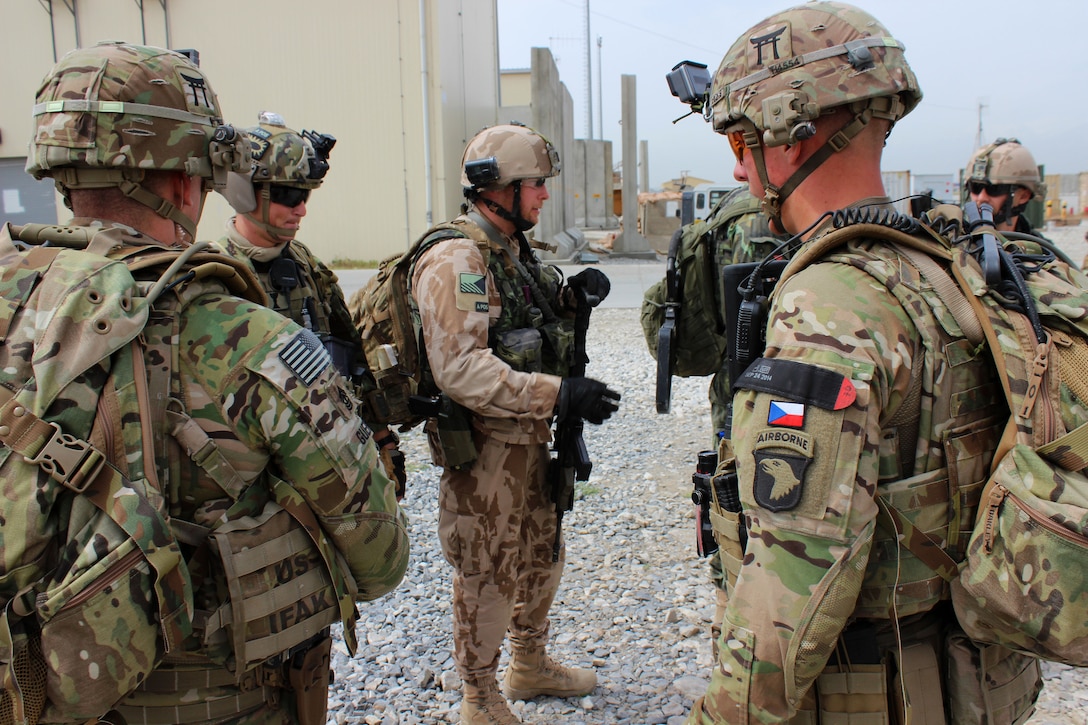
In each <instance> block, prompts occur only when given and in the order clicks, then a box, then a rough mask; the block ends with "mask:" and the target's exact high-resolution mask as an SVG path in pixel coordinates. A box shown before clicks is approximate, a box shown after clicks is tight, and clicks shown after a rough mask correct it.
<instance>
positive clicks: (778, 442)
mask: <svg viewBox="0 0 1088 725" xmlns="http://www.w3.org/2000/svg"><path fill="white" fill-rule="evenodd" d="M752 457H753V458H755V463H756V476H755V482H754V485H753V487H752V496H753V497H754V498H755V500H756V503H757V504H759V506H760V507H762V508H764V509H767V510H768V511H786V510H789V509H792V508H795V507H796V506H797V504H799V503H801V494H802V493H803V491H804V483H805V472H806V471H807V470H808V466H809V464H810V463H812V439H811V438H810V437H809V436H807V435H805V434H804V433H801V432H799V431H789V432H787V431H782V430H764V431H760V432H759V434H758V435H757V436H756V447H755V450H753V451H752Z"/></svg>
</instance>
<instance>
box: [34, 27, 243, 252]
mask: <svg viewBox="0 0 1088 725" xmlns="http://www.w3.org/2000/svg"><path fill="white" fill-rule="evenodd" d="M33 115H34V138H33V140H32V141H31V142H30V153H29V157H28V159H27V164H26V171H27V173H29V174H32V175H33V176H34V177H35V178H37V179H41V178H43V177H47V176H48V177H52V179H53V181H54V183H55V184H56V186H57V189H58V190H59V191H60V192H61V193H62V194H63V195H64V197H65V201H66V202H67V203H68V204H69V206H71V204H70V199H69V190H71V189H101V188H109V187H118V188H120V189H121V190H122V191H123V192H124V193H125V194H126V195H127V196H128V197H130V198H132V199H134V200H135V201H137V202H139V203H141V204H143V205H145V206H148V207H150V208H151V209H154V210H155V212H156V213H157V214H159V215H160V216H162V217H164V218H167V219H170V220H171V221H173V222H175V223H177V224H178V225H180V226H181V227H182V228H183V229H184V230H185V231H186V232H188V234H189V235H190V236H192V235H193V233H194V232H195V230H196V220H195V219H190V218H188V217H187V216H185V215H184V214H182V213H181V211H180V210H179V209H177V208H176V207H175V206H173V205H172V204H170V203H168V202H167V201H166V200H164V199H162V198H160V197H159V196H158V195H156V194H154V193H152V192H151V191H149V190H148V189H147V188H146V187H145V186H144V185H143V183H142V182H143V181H144V176H145V172H147V171H149V170H162V171H180V172H183V173H185V174H188V175H190V176H199V177H203V178H205V179H208V180H210V182H211V184H212V185H213V186H214V187H215V188H216V189H222V188H223V187H225V186H226V183H227V173H228V172H229V171H232V170H243V169H246V168H248V167H249V152H248V145H247V144H245V143H244V142H243V140H242V137H241V134H238V133H236V132H235V130H234V128H233V127H231V126H227V125H224V124H223V120H222V113H221V112H220V107H219V100H218V98H217V97H216V95H215V91H213V90H212V87H211V84H210V83H209V82H208V79H207V77H206V76H205V75H204V73H203V72H202V71H201V70H200V69H199V68H198V67H197V66H196V65H195V64H194V63H193V62H192V61H190V60H189V58H188V57H187V56H185V55H183V54H181V53H178V52H176V51H172V50H166V49H164V48H153V47H148V46H142V45H131V44H128V43H124V42H120V41H105V42H102V43H98V44H97V45H95V46H93V47H91V48H80V49H76V50H73V51H71V52H69V53H67V54H66V55H65V56H64V57H63V58H61V60H60V61H59V62H58V63H57V64H56V65H55V66H53V69H52V70H51V71H50V72H49V74H48V75H46V77H45V79H44V80H43V81H42V85H41V87H40V88H39V89H38V94H37V100H36V102H35V106H34V113H33Z"/></svg>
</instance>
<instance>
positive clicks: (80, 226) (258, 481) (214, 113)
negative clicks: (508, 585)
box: [0, 43, 408, 725]
mask: <svg viewBox="0 0 1088 725" xmlns="http://www.w3.org/2000/svg"><path fill="white" fill-rule="evenodd" d="M35 121H36V125H37V130H36V134H35V137H34V140H33V142H32V143H31V155H30V159H29V161H28V163H27V171H28V172H30V173H32V174H34V175H35V176H36V177H38V178H42V177H52V178H53V179H54V181H55V182H56V184H57V186H58V188H59V189H60V190H61V192H62V193H63V194H64V196H65V199H66V200H67V202H68V203H69V205H70V207H71V208H72V210H73V212H74V213H75V217H76V218H75V219H73V220H72V222H71V224H70V225H69V226H67V227H63V228H61V229H62V231H64V230H67V231H68V232H69V233H70V236H69V238H68V239H69V241H68V242H66V243H67V244H72V243H74V241H73V240H78V239H81V238H86V237H93V239H92V240H91V247H90V248H91V249H92V251H99V252H103V253H108V255H109V256H111V257H113V258H116V259H131V258H133V257H134V256H139V255H141V254H158V255H160V256H161V255H162V253H163V252H165V251H168V250H179V249H182V248H185V247H187V246H189V244H190V242H191V239H192V234H193V231H194V229H195V228H196V223H197V220H198V218H199V216H200V211H201V209H202V207H203V201H204V196H205V194H206V192H207V189H206V187H205V183H206V182H208V181H209V180H214V182H215V184H216V186H217V187H221V186H222V185H224V184H225V182H226V171H227V170H228V168H233V167H232V166H229V165H227V166H225V165H224V158H227V159H228V161H229V157H230V156H231V154H230V152H229V148H230V147H229V145H228V149H227V150H226V151H225V150H224V148H223V144H220V145H219V147H218V150H213V149H212V146H213V143H212V142H213V134H215V138H214V141H215V142H219V141H220V140H222V141H224V142H230V143H233V138H234V132H233V129H232V128H230V127H225V126H221V125H220V124H221V120H220V110H219V104H218V100H217V98H216V96H215V93H214V92H213V91H212V89H211V87H210V85H209V84H208V82H207V79H206V77H205V76H204V74H203V72H202V71H200V70H199V69H198V68H197V67H196V66H195V65H193V64H192V63H190V62H189V61H188V60H187V59H186V58H185V57H184V56H182V55H181V54H178V53H175V52H173V51H169V50H163V49H159V48H149V47H144V46H136V45H129V44H124V43H103V44H100V45H98V46H95V47H93V48H89V49H83V50H75V51H72V52H71V53H69V54H68V55H66V56H65V57H64V58H63V59H62V60H61V61H60V62H59V63H58V64H57V65H56V66H55V67H54V68H53V70H52V71H51V72H50V73H49V75H48V76H47V77H46V78H45V81H44V82H43V85H42V86H41V89H40V90H39V92H38V97H37V105H36V106H35ZM220 134H222V137H221V138H220ZM234 151H235V152H237V154H238V156H236V157H235V158H239V159H243V158H247V156H248V155H247V154H246V153H245V148H244V146H242V145H240V144H239V145H237V146H236V147H234ZM246 163H248V161H247V162H246ZM235 165H237V164H235ZM240 168H241V167H240V166H239V169H238V170H240ZM19 233H21V230H20V229H18V228H15V227H11V226H8V227H7V228H6V229H5V232H4V235H3V238H0V244H8V245H10V244H11V241H10V238H9V235H18V234H19ZM217 256H218V255H217ZM224 259H225V260H226V261H228V262H229V261H230V260H229V258H224ZM135 274H136V275H137V279H138V280H141V282H140V284H141V286H145V285H149V284H150V282H153V281H154V280H155V279H157V275H156V276H155V277H152V278H151V279H150V280H147V281H143V280H142V278H141V277H140V276H139V272H135ZM188 284H198V285H199V284H201V283H200V282H199V281H194V280H192V279H188V278H183V279H181V280H180V281H179V282H178V285H180V288H184V287H185V286H186V285H188ZM196 289H197V290H200V289H203V288H201V287H199V286H198V287H197V288H196ZM207 290H208V292H207V293H201V292H198V293H197V296H195V297H194V298H193V299H192V301H191V302H189V303H188V304H187V305H184V306H181V307H179V308H178V311H177V312H176V314H177V318H176V320H175V322H174V324H176V327H175V328H174V330H175V332H174V334H173V336H172V337H170V339H173V340H176V342H175V344H176V346H177V350H176V353H175V354H176V355H177V361H176V362H175V365H174V368H173V369H174V372H173V373H172V376H171V379H169V380H160V379H159V378H158V377H156V376H155V374H154V373H155V370H157V369H159V368H157V367H155V366H153V365H152V363H151V362H149V363H148V365H147V367H148V371H149V381H148V383H147V384H148V385H149V386H151V387H152V392H153V394H154V395H157V396H160V397H161V398H162V399H164V400H169V401H170V402H169V406H168V407H169V411H170V412H169V413H167V417H168V419H170V420H176V421H177V422H178V424H179V426H178V427H177V428H171V429H170V430H168V431H158V432H157V433H156V440H157V441H159V442H160V443H163V444H164V445H165V447H166V449H167V454H166V455H164V456H160V457H159V458H157V459H156V464H157V466H156V467H157V469H158V470H157V476H158V478H159V480H160V481H161V482H162V485H163V489H164V491H163V496H164V498H165V500H166V502H167V506H168V513H169V515H170V517H171V520H172V528H174V529H175V534H176V536H177V537H178V539H179V541H182V543H183V546H182V549H183V553H184V554H185V556H186V558H187V559H188V560H190V570H191V572H192V574H193V577H194V584H195V590H194V593H193V601H194V603H195V606H196V615H195V616H193V622H194V633H193V634H192V635H191V636H189V637H188V638H186V639H184V640H183V641H179V642H175V643H173V645H174V646H173V648H172V649H171V651H169V652H168V653H166V654H165V656H164V657H163V659H162V661H161V663H160V664H159V665H158V667H157V668H156V670H155V671H153V672H152V673H151V675H150V676H149V677H148V678H147V679H146V680H145V681H144V682H142V683H141V684H140V685H139V687H137V689H136V690H135V691H134V692H132V693H130V694H128V696H127V697H125V699H124V700H123V701H122V702H121V703H120V704H119V706H118V708H117V709H118V711H119V712H120V714H121V716H122V717H123V718H124V719H125V720H126V721H127V722H130V723H137V722H140V723H160V724H166V723H178V724H180V723H185V724H186V725H194V724H197V723H227V722H229V723H246V724H248V723H304V724H306V723H324V722H325V718H324V713H325V702H326V700H327V697H328V687H327V685H328V670H329V668H328V662H329V660H328V652H329V644H330V643H329V640H328V637H324V638H320V637H319V638H318V640H317V641H313V639H314V638H313V632H315V631H320V630H322V629H324V628H325V627H327V626H328V620H327V619H326V620H325V623H324V624H323V626H317V627H315V628H313V629H310V630H307V631H306V632H297V633H296V632H293V631H289V630H292V629H294V628H292V627H289V626H286V625H287V624H290V623H291V622H300V623H302V622H305V623H310V624H313V623H314V622H315V620H313V619H309V620H307V619H306V618H305V617H306V612H305V611H304V610H305V609H306V607H307V605H311V604H315V603H321V602H316V600H313V599H307V601H305V602H304V601H302V600H301V599H300V600H297V601H290V602H286V603H285V602H282V601H281V602H278V603H274V604H272V606H271V608H270V609H268V610H267V611H266V615H271V616H269V617H268V620H269V621H267V622H266V621H264V620H265V618H264V617H261V616H260V615H254V614H253V613H252V612H250V613H249V614H250V615H251V617H252V618H246V619H245V620H244V621H237V620H235V619H232V614H231V611H232V610H231V608H230V607H223V606H221V605H223V604H224V603H225V602H226V601H227V599H228V590H229V591H230V592H231V593H233V594H236V595H237V596H238V598H239V599H241V593H240V592H236V591H235V587H236V586H238V581H228V580H227V577H226V575H225V574H224V573H223V569H222V568H219V567H217V566H215V565H213V563H212V561H210V560H213V559H215V558H216V555H215V554H213V553H211V552H209V550H208V548H207V543H206V541H207V538H208V537H209V530H211V535H212V536H215V534H216V531H222V530H225V529H234V530H235V531H237V532H239V533H241V534H244V535H256V536H258V537H260V536H262V535H263V532H262V526H261V525H258V526H254V524H256V523H257V522H259V521H271V520H273V519H266V518H265V514H266V513H267V512H270V511H272V510H273V509H272V508H270V507H271V506H272V505H273V501H275V502H277V503H282V504H283V508H279V509H278V510H279V511H280V512H281V513H282V512H283V511H284V510H285V508H286V507H291V509H292V511H293V512H297V514H298V516H299V517H301V518H308V520H309V522H310V525H309V526H307V527H306V528H305V529H304V528H303V527H302V526H303V525H302V524H301V523H298V522H297V521H296V520H295V519H294V516H295V513H292V514H291V516H290V517H286V518H288V519H290V521H289V523H288V524H287V526H286V528H287V530H289V531H291V532H294V533H296V534H300V535H301V536H299V537H294V538H293V539H292V541H293V542H294V544H293V546H292V547H290V551H289V552H288V554H289V555H290V556H289V557H288V558H284V557H283V556H280V557H274V556H272V554H273V553H274V552H266V553H269V555H270V556H269V560H270V561H271V560H278V559H283V561H282V562H280V563H290V564H291V565H292V566H295V567H300V569H295V570H294V573H296V574H301V573H303V572H302V570H307V573H309V574H318V573H319V571H318V569H320V566H321V565H320V564H317V567H318V569H315V562H321V561H326V562H331V563H329V564H327V567H328V568H327V569H321V571H322V572H325V574H323V576H325V579H326V581H329V576H332V577H335V578H333V579H331V585H330V586H331V587H333V588H335V589H336V592H337V593H334V594H331V595H328V594H327V588H326V589H318V590H314V591H313V594H314V595H315V596H319V597H322V598H326V599H331V601H324V602H323V611H326V612H327V611H328V610H330V609H331V611H332V613H333V614H332V615H331V617H330V618H331V619H341V618H342V619H343V621H344V622H345V625H346V626H345V639H348V640H349V642H353V641H354V637H353V635H352V633H351V631H350V630H351V625H352V624H353V623H354V615H355V611H354V604H353V602H352V601H351V599H352V597H351V594H353V593H354V589H355V587H356V586H357V589H358V594H357V596H358V598H360V599H366V600H369V599H374V598H376V597H379V596H381V595H382V594H384V593H386V592H388V591H390V590H391V589H393V588H394V587H395V586H396V585H397V583H398V582H399V581H400V580H401V578H402V577H403V575H404V572H405V569H406V567H407V563H408V538H407V531H406V521H405V518H404V516H403V513H402V512H401V511H400V509H399V506H398V505H397V502H396V499H395V497H394V491H393V485H392V483H391V482H390V481H389V480H388V479H387V478H386V476H385V475H384V474H383V473H382V471H381V468H380V466H379V465H378V460H377V457H378V454H377V450H376V449H375V447H374V444H373V443H372V442H371V440H370V431H369V430H368V429H367V427H366V426H365V424H364V423H363V422H362V421H361V420H360V419H359V418H358V417H357V416H356V414H355V412H354V407H355V406H354V404H353V402H352V398H351V395H350V392H349V390H348V388H347V386H346V384H345V383H344V381H343V380H342V379H341V378H340V376H339V375H338V374H336V372H335V370H334V368H333V366H332V364H331V361H330V360H329V357H328V355H327V354H326V353H325V351H324V349H323V348H322V347H321V345H320V342H318V341H317V339H316V338H315V337H314V335H313V333H311V332H309V331H306V330H303V329H301V328H300V327H299V326H297V325H296V324H295V323H293V322H291V321H289V320H287V319H285V318H283V317H282V316H281V315H279V314H277V313H275V312H273V311H272V310H269V309H267V308H266V307H263V306H261V305H258V304H254V303H253V302H248V301H246V300H244V299H241V298H238V297H235V296H232V295H230V294H228V293H227V292H226V289H225V287H223V286H222V285H211V286H209V287H207ZM292 351H294V352H297V353H298V354H297V356H292V354H291V353H292ZM137 384H139V383H138V382H137ZM163 385H169V389H168V390H162V389H161V386H163ZM185 421H187V423H185ZM183 423H184V424H183ZM194 443H199V444H202V445H201V447H200V448H199V451H198V452H199V453H200V455H199V456H193V457H192V458H191V459H190V457H189V455H188V454H187V453H186V450H189V451H194V450H197V449H196V448H193V447H190V444H194ZM146 445H148V446H150V445H152V444H151V443H150V442H149V443H147V444H146ZM149 450H150V448H149ZM156 450H158V449H157V448H156ZM117 465H123V463H119V464H117ZM228 489H230V490H229V491H228ZM235 497H240V498H238V501H237V502H235V503H234V504H233V505H232V499H234V498H235ZM274 518H275V520H276V521H278V522H280V523H283V520H284V516H278V517H274ZM218 540H219V541H220V542H228V541H230V540H231V538H230V537H229V536H227V537H226V538H222V539H218ZM277 540H278V541H284V540H282V539H277ZM300 540H301V543H300ZM202 541H203V542H205V543H204V544H201V542H202ZM313 542H319V543H313ZM319 546H320V549H319ZM223 557H224V559H223V561H224V562H225V561H226V555H225V554H224V555H223ZM259 564H260V562H258V567H257V572H256V573H257V574H258V575H260V574H261V568H260V566H259ZM290 569H291V566H289V567H288V570H289V571H278V572H276V573H275V574H276V575H279V577H281V578H285V580H286V581H287V583H288V584H293V583H298V584H301V580H300V579H296V578H294V577H293V576H292V572H291V571H290ZM267 573H268V574H269V575H270V577H262V576H258V577H257V580H254V579H252V578H251V579H250V580H249V583H250V584H256V585H257V590H256V591H247V595H249V594H252V595H254V596H256V597H257V599H258V600H259V601H258V604H262V605H263V604H268V603H270V602H268V600H267V597H266V596H265V594H262V592H263V591H264V589H265V587H264V585H263V584H262V582H264V584H267V583H268V579H269V578H271V579H273V580H274V579H276V578H277V576H275V575H272V573H271V572H267ZM247 586H248V585H247ZM273 591H282V590H273ZM344 592H348V593H349V594H348V595H347V601H346V602H345V600H344V597H343V596H341V594H342V593H344ZM265 593H267V592H265ZM338 600H339V601H338ZM232 601H233V600H232ZM233 603H234V604H235V605H237V604H239V602H233ZM285 605H286V606H285ZM149 606H153V605H152V603H151V602H149ZM201 613H203V614H201ZM280 615H282V617H281V616H280ZM272 617H275V621H274V622H273V621H271V619H272ZM277 623H279V624H283V625H285V628H284V629H281V630H280V631H279V632H275V631H272V632H269V631H268V629H267V628H268V627H273V628H274V626H275V625H277ZM262 627H263V628H264V629H263V631H262ZM224 628H225V629H226V632H230V634H229V635H227V634H226V633H225V632H224ZM261 635H264V636H267V638H268V639H266V640H265V643H266V644H267V643H271V644H272V648H271V649H272V651H271V653H270V654H266V655H263V657H264V658H265V659H263V661H261V662H260V663H259V664H256V666H254V667H251V668H248V669H246V668H245V667H244V666H243V663H242V662H240V660H241V659H243V658H242V657H241V655H238V657H236V656H235V655H236V653H235V652H234V651H233V643H237V642H244V643H245V646H247V647H250V648H252V649H251V650H250V654H251V655H252V652H253V651H254V650H255V649H256V646H257V644H259V642H258V641H254V640H253V639H252V637H253V636H261ZM291 640H295V644H293V645H291V644H290V643H291ZM276 645H284V648H283V649H282V650H281V649H280V648H279V647H277V646H276ZM288 645H290V646H288ZM349 646H351V645H350V644H349ZM159 654H160V655H161V654H162V653H161V652H160V653H159ZM45 655H46V660H47V661H50V660H53V659H55V658H70V657H73V656H74V653H72V652H71V651H61V652H47V653H45ZM314 655H316V658H315V657H314ZM300 662H302V663H306V665H307V669H306V670H305V671H304V674H305V675H306V677H307V678H309V679H308V680H307V681H305V682H301V681H298V680H297V679H296V678H295V675H296V674H297V670H298V667H299V663H300ZM310 665H312V667H311V666H310ZM107 679H108V678H103V680H104V682H105V681H106V680H107ZM125 694H126V693H125V692H118V693H117V696H118V698H120V697H123V696H125Z"/></svg>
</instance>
